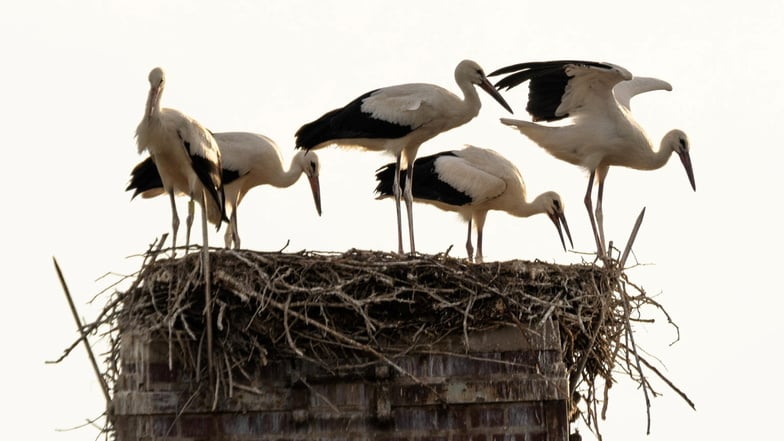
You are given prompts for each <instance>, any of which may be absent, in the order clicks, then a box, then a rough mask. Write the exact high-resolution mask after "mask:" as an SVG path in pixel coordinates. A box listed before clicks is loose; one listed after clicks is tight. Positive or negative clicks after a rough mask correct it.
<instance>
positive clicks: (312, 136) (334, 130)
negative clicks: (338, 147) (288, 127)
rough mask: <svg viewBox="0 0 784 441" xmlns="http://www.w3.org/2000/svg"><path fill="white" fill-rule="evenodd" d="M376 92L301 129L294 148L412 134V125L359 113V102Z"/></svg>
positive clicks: (357, 99) (297, 134)
mask: <svg viewBox="0 0 784 441" xmlns="http://www.w3.org/2000/svg"><path fill="white" fill-rule="evenodd" d="M376 90H378V89H376ZM376 90H372V91H370V92H367V93H365V94H363V95H362V96H359V97H357V98H356V99H354V100H353V101H351V102H350V103H348V104H347V105H346V106H345V107H341V108H339V109H334V110H331V111H329V112H327V113H325V114H324V115H322V116H321V117H320V118H318V119H316V120H315V121H312V122H309V123H307V124H305V125H303V126H302V127H300V128H299V130H297V133H296V134H295V137H296V148H304V149H306V150H310V149H312V148H313V147H316V146H317V145H319V144H321V143H323V142H326V141H329V140H333V139H357V138H401V137H403V136H405V135H407V134H409V133H411V131H412V130H413V129H414V128H413V127H411V126H408V125H400V124H395V123H391V122H389V121H384V120H382V119H377V118H373V117H371V116H370V114H368V113H365V112H363V111H362V101H364V100H365V98H367V97H369V96H370V95H372V94H373V93H375V92H376Z"/></svg>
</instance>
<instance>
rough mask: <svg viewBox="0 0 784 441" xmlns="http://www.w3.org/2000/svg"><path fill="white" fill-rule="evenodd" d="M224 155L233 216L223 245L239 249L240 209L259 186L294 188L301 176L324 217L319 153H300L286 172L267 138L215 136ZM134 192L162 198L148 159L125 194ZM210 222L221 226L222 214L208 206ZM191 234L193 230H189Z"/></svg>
mask: <svg viewBox="0 0 784 441" xmlns="http://www.w3.org/2000/svg"><path fill="white" fill-rule="evenodd" d="M213 136H214V137H215V140H216V141H217V142H218V146H219V147H220V151H221V160H222V164H223V170H222V173H221V174H222V179H223V188H224V192H225V194H226V211H227V212H228V213H231V215H230V219H229V226H228V228H226V234H225V235H224V242H225V245H226V248H231V247H232V244H233V246H234V248H235V249H239V248H240V236H239V230H238V228H237V207H238V206H239V204H240V202H241V201H242V198H243V197H245V194H247V192H248V191H249V190H250V189H251V188H253V187H256V186H258V185H272V186H274V187H278V188H284V187H289V186H291V185H293V184H294V183H295V182H297V180H299V177H300V176H301V175H303V174H304V175H305V176H306V177H307V178H308V182H309V183H310V189H311V191H312V193H313V201H314V202H315V204H316V211H317V212H318V214H319V216H320V215H321V190H320V186H319V170H320V165H319V159H318V156H317V155H316V152H305V151H299V152H297V154H296V155H294V157H293V158H292V160H291V165H290V166H289V168H288V169H287V170H284V168H283V159H282V157H281V154H280V150H279V149H278V146H277V144H275V142H274V141H272V140H271V139H269V138H267V137H266V136H264V135H259V134H256V133H246V132H228V133H214V134H213ZM130 190H133V191H134V192H133V196H132V198H134V197H136V196H137V195H141V197H143V198H151V197H155V196H158V195H160V194H163V192H164V190H163V183H162V182H161V176H160V174H159V173H158V169H157V168H156V166H155V164H154V163H153V161H152V158H147V159H145V160H144V161H142V162H140V163H139V164H137V165H136V167H134V169H133V171H132V172H131V182H130V183H129V184H128V188H126V191H130ZM207 219H208V220H209V222H211V223H213V224H219V223H220V220H221V217H220V213H218V211H217V210H215V209H214V206H213V205H212V204H209V205H208V206H207ZM188 231H190V226H189V227H188Z"/></svg>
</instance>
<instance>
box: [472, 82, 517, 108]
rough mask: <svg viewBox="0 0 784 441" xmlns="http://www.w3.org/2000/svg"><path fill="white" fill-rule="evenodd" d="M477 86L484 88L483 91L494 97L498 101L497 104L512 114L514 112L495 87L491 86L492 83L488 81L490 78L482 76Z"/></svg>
mask: <svg viewBox="0 0 784 441" xmlns="http://www.w3.org/2000/svg"><path fill="white" fill-rule="evenodd" d="M479 87H481V88H482V89H484V91H485V92H487V93H489V94H490V96H491V97H493V98H495V100H496V101H498V103H499V104H501V105H502V106H504V109H506V110H508V111H509V113H511V114H514V112H512V108H511V107H509V104H507V102H506V100H505V99H504V97H502V96H501V94H500V93H499V92H498V91H497V90H495V87H493V85H492V84H491V83H490V80H488V79H487V77H484V78H482V82H481V83H479Z"/></svg>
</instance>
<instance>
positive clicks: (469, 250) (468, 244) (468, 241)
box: [466, 219, 474, 262]
mask: <svg viewBox="0 0 784 441" xmlns="http://www.w3.org/2000/svg"><path fill="white" fill-rule="evenodd" d="M466 254H468V261H469V262H473V261H474V245H473V244H471V219H468V238H467V239H466Z"/></svg>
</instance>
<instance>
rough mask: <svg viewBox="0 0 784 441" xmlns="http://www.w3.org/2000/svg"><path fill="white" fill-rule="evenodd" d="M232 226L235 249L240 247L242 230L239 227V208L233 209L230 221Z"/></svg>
mask: <svg viewBox="0 0 784 441" xmlns="http://www.w3.org/2000/svg"><path fill="white" fill-rule="evenodd" d="M229 226H230V227H231V237H232V239H233V240H234V249H235V250H238V249H240V230H239V227H237V210H232V211H231V220H230V221H229Z"/></svg>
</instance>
